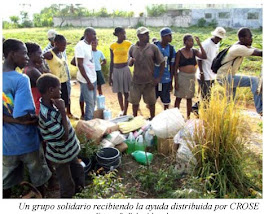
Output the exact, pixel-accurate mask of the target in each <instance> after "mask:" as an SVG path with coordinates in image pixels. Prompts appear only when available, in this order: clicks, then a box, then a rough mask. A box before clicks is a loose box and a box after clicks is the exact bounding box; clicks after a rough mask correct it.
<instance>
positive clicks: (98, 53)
mask: <svg viewBox="0 0 264 214" xmlns="http://www.w3.org/2000/svg"><path fill="white" fill-rule="evenodd" d="M93 58H94V64H95V70H96V71H101V69H102V67H101V61H102V60H104V59H105V56H104V54H103V52H102V51H99V50H97V51H93Z"/></svg>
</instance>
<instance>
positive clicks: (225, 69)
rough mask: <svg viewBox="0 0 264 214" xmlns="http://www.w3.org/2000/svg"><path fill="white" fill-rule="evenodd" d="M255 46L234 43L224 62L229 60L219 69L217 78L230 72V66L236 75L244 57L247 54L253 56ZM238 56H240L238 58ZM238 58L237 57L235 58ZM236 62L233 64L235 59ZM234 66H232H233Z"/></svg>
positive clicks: (221, 77) (232, 72) (223, 76)
mask: <svg viewBox="0 0 264 214" xmlns="http://www.w3.org/2000/svg"><path fill="white" fill-rule="evenodd" d="M254 50H255V49H254V48H252V47H247V46H245V45H240V44H234V45H232V46H231V47H230V49H229V50H228V52H227V54H226V55H225V57H224V59H223V61H222V63H225V62H228V63H226V64H225V65H223V66H221V67H220V68H219V69H218V71H217V79H223V78H225V77H226V76H227V75H228V74H229V68H230V69H232V70H231V73H230V74H232V75H235V73H236V72H237V71H238V69H239V67H240V65H241V63H242V62H243V59H244V57H245V56H251V55H252V54H253V52H254ZM236 57H238V58H236ZM235 58H236V59H235ZM234 59H235V61H234V64H233V66H232V63H233V60H234ZM231 66H232V67H231Z"/></svg>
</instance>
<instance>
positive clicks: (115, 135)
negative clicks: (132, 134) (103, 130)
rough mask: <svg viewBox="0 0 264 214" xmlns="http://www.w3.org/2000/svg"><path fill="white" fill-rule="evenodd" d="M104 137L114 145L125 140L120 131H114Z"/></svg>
mask: <svg viewBox="0 0 264 214" xmlns="http://www.w3.org/2000/svg"><path fill="white" fill-rule="evenodd" d="M106 139H107V140H108V141H110V142H111V143H112V144H114V145H115V146H116V145H118V144H120V143H122V142H124V141H125V140H126V138H125V136H124V135H122V134H121V133H120V131H114V132H112V133H110V134H108V135H107V136H106Z"/></svg>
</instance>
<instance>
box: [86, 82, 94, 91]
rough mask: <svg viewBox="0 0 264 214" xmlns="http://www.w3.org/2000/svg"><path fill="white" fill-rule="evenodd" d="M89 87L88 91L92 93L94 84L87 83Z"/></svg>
mask: <svg viewBox="0 0 264 214" xmlns="http://www.w3.org/2000/svg"><path fill="white" fill-rule="evenodd" d="M87 87H88V89H89V90H90V91H92V90H94V86H93V84H92V83H90V82H89V83H87Z"/></svg>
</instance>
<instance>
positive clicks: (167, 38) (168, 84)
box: [154, 27, 176, 110]
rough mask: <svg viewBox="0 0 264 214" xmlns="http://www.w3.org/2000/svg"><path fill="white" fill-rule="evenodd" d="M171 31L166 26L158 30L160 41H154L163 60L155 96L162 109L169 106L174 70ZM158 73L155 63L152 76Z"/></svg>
mask: <svg viewBox="0 0 264 214" xmlns="http://www.w3.org/2000/svg"><path fill="white" fill-rule="evenodd" d="M171 34H172V32H171V29H170V28H168V27H165V28H162V29H161V30H160V37H161V41H157V42H154V44H155V45H157V47H158V48H159V50H160V52H161V53H162V55H163V57H164V60H165V68H164V73H163V75H162V78H161V81H160V82H159V83H158V85H157V86H156V98H158V97H160V99H161V101H162V103H163V105H164V110H166V109H168V108H169V104H170V101H171V100H170V91H171V90H172V78H173V71H174V70H175V57H176V52H175V49H174V47H173V46H172V45H170V44H169V43H170V42H171V41H172V35H171ZM159 75H160V66H159V65H155V70H154V77H155V78H158V77H159Z"/></svg>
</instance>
